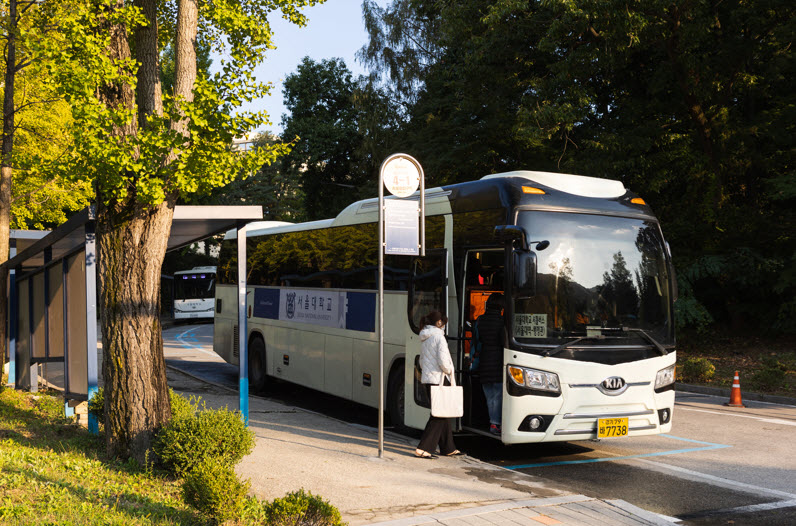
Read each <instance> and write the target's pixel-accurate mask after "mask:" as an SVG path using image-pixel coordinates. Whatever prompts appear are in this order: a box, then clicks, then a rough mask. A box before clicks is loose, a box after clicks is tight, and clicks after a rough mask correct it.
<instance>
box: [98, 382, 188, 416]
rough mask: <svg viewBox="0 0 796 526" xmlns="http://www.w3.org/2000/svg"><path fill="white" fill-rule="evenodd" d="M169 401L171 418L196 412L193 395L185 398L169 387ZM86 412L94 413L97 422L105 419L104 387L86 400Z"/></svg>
mask: <svg viewBox="0 0 796 526" xmlns="http://www.w3.org/2000/svg"><path fill="white" fill-rule="evenodd" d="M169 402H170V403H171V418H172V420H176V419H179V418H183V417H185V416H191V415H193V414H194V413H196V406H197V401H196V400H195V399H194V397H191V399H190V400H189V399H187V398H185V397H184V396H182V395H179V394H177V393H175V392H174V390H173V389H169ZM88 412H89V413H91V414H92V415H94V416H95V417H96V418H97V420H98V421H99V422H104V421H105V389H104V388H102V387H100V388H99V389H97V392H96V393H95V394H94V396H92V397H91V400H89V401H88Z"/></svg>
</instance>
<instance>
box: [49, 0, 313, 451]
mask: <svg viewBox="0 0 796 526" xmlns="http://www.w3.org/2000/svg"><path fill="white" fill-rule="evenodd" d="M315 3H317V2H316V1H315V0H243V1H240V2H198V1H197V0H179V1H177V2H172V1H166V2H163V1H158V0H136V1H135V2H132V3H131V2H125V1H124V0H86V2H85V3H76V4H75V5H74V6H73V11H72V12H71V13H70V16H69V17H68V18H65V19H64V20H62V25H63V26H64V27H65V28H66V29H67V30H66V31H65V38H64V40H63V42H61V43H60V45H59V46H50V47H49V48H47V50H46V51H47V52H49V54H50V57H51V59H52V64H53V66H52V67H53V71H54V73H55V74H56V75H57V76H58V80H59V85H60V86H61V88H62V90H63V91H64V93H65V94H66V96H67V99H68V100H69V102H70V104H71V105H72V108H73V115H74V117H75V127H74V133H75V140H76V145H77V147H76V148H75V150H74V154H73V157H72V159H71V161H72V164H71V168H72V170H74V171H75V172H83V173H86V174H88V175H89V176H91V177H92V178H93V179H94V181H95V185H96V188H97V229H98V232H97V234H98V263H99V280H100V312H101V315H102V320H101V321H102V334H103V342H102V343H103V352H104V360H103V377H104V380H105V393H106V395H105V404H106V410H105V415H106V416H105V419H106V421H105V426H106V427H105V429H106V433H105V436H106V442H107V448H108V451H109V453H110V454H115V455H120V456H131V457H134V458H136V459H138V460H139V461H144V459H145V456H146V452H147V451H148V450H149V449H150V445H151V440H152V437H153V434H154V432H155V430H156V429H157V428H159V427H160V426H161V425H163V424H164V423H165V422H166V421H167V419H168V418H169V401H168V394H167V389H166V375H165V364H164V359H163V349H162V337H161V327H160V320H159V316H158V311H159V294H158V292H159V284H160V269H161V265H162V263H163V258H164V254H165V250H166V242H167V240H168V235H169V231H170V227H171V220H172V215H173V209H174V205H175V203H176V202H177V200H178V199H179V198H180V197H181V196H186V195H191V194H194V193H207V192H209V191H210V190H211V189H212V188H215V187H218V186H220V185H223V184H225V183H227V182H229V181H230V180H232V179H233V178H234V175H235V174H236V173H238V172H240V171H249V170H252V169H254V167H257V166H260V165H262V164H263V163H264V162H266V161H268V160H270V161H273V160H274V159H275V158H276V157H277V156H278V155H279V154H280V153H281V151H282V150H281V148H279V147H276V148H261V149H258V150H255V151H252V152H249V153H248V154H246V155H241V154H240V152H236V151H233V149H232V147H231V145H232V142H233V138H234V137H238V136H243V135H245V134H246V133H247V132H248V131H250V130H251V129H253V128H255V127H257V126H259V125H260V124H262V123H264V122H265V120H266V115H265V114H264V113H255V114H252V113H248V112H236V111H235V110H236V108H237V107H238V106H239V105H240V104H241V103H243V102H246V101H250V100H252V99H254V98H256V97H259V96H262V95H264V94H266V93H267V91H268V87H267V86H265V85H262V84H260V83H258V82H256V81H255V79H254V78H253V77H252V68H253V67H254V66H256V65H257V64H258V63H259V62H260V61H261V60H263V57H264V53H263V52H264V50H265V49H267V48H269V47H272V44H271V29H270V25H269V23H268V20H267V18H266V15H267V14H268V13H269V12H272V11H275V10H278V11H281V13H282V15H283V17H284V18H286V19H288V20H290V21H292V22H294V23H296V24H299V25H302V24H304V22H305V18H304V15H303V14H302V13H301V12H300V11H299V8H301V7H303V6H307V5H313V4H315ZM197 41H199V42H201V43H202V44H205V45H208V46H210V47H211V48H212V49H213V51H214V53H215V54H216V55H218V56H222V57H227V58H225V59H223V60H221V63H220V66H219V67H218V68H217V69H218V71H217V72H215V73H213V74H212V75H207V74H201V73H199V71H198V67H197V53H196V47H197ZM166 45H172V46H173V47H174V56H175V60H174V62H175V68H174V72H175V73H174V88H173V92H172V93H163V91H162V88H161V82H160V73H161V72H160V64H159V57H160V53H161V52H162V51H163V49H164V48H165V46H166ZM64 57H69V59H68V60H64Z"/></svg>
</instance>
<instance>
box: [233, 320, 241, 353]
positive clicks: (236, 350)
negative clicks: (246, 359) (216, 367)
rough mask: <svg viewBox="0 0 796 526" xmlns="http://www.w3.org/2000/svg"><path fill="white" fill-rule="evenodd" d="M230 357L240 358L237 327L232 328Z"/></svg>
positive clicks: (238, 330)
mask: <svg viewBox="0 0 796 526" xmlns="http://www.w3.org/2000/svg"><path fill="white" fill-rule="evenodd" d="M232 356H234V357H235V358H240V329H238V326H237V325H235V326H234V327H233V328H232Z"/></svg>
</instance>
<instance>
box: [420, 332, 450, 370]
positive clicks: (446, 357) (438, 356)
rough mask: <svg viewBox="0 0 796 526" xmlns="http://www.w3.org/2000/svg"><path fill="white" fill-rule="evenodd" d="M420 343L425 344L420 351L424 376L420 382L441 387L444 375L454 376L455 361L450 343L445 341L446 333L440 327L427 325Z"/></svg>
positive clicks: (421, 333) (421, 334) (421, 335)
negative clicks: (449, 348) (452, 358)
mask: <svg viewBox="0 0 796 526" xmlns="http://www.w3.org/2000/svg"><path fill="white" fill-rule="evenodd" d="M420 341H421V342H423V345H422V347H421V349H420V368H421V369H422V370H423V375H422V376H421V377H420V381H421V382H422V383H424V384H435V385H439V383H440V382H441V381H442V375H443V373H444V374H448V375H453V360H451V353H450V351H449V350H448V342H447V341H445V333H444V332H443V331H442V329H440V328H439V327H435V326H433V325H426V326H425V328H424V329H423V330H422V331H420Z"/></svg>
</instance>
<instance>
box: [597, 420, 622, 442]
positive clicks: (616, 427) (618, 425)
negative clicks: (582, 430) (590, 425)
mask: <svg viewBox="0 0 796 526" xmlns="http://www.w3.org/2000/svg"><path fill="white" fill-rule="evenodd" d="M627 428H628V424H627V418H599V419H597V438H611V437H625V436H627Z"/></svg>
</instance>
